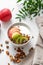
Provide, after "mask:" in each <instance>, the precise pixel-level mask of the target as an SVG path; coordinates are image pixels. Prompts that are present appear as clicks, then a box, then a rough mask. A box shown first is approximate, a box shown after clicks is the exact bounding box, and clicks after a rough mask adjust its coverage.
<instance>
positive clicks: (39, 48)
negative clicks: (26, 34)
mask: <svg viewBox="0 0 43 65" xmlns="http://www.w3.org/2000/svg"><path fill="white" fill-rule="evenodd" d="M36 23H37V25H38V27H39V37H38V41H37V44H36V48H35V54H34V59H33V64H32V65H43V16H40V17H37V19H36Z"/></svg>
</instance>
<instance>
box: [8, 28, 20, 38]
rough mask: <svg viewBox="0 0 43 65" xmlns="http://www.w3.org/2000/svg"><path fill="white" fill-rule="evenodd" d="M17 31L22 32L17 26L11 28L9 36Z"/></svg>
mask: <svg viewBox="0 0 43 65" xmlns="http://www.w3.org/2000/svg"><path fill="white" fill-rule="evenodd" d="M15 32H18V33H20V30H19V29H18V28H17V27H14V28H11V29H10V30H9V32H8V35H9V37H10V38H12V34H13V33H15Z"/></svg>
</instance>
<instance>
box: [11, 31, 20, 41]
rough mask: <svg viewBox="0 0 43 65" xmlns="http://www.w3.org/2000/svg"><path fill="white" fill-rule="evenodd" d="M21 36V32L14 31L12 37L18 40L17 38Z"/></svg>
mask: <svg viewBox="0 0 43 65" xmlns="http://www.w3.org/2000/svg"><path fill="white" fill-rule="evenodd" d="M20 36H21V34H20V33H18V32H15V33H13V35H12V39H13V40H14V41H16V39H17V38H18V37H20Z"/></svg>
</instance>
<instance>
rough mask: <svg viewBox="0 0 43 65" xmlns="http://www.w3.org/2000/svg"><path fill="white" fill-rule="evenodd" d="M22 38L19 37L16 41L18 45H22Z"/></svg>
mask: <svg viewBox="0 0 43 65" xmlns="http://www.w3.org/2000/svg"><path fill="white" fill-rule="evenodd" d="M20 40H21V36H19V37H18V38H17V40H16V44H20Z"/></svg>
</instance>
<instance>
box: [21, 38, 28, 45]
mask: <svg viewBox="0 0 43 65" xmlns="http://www.w3.org/2000/svg"><path fill="white" fill-rule="evenodd" d="M26 41H28V38H27V37H22V38H21V39H20V43H21V44H22V43H25V42H26Z"/></svg>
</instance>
